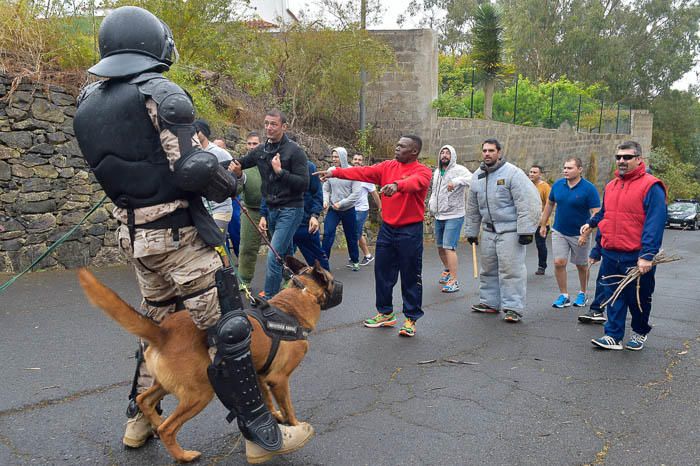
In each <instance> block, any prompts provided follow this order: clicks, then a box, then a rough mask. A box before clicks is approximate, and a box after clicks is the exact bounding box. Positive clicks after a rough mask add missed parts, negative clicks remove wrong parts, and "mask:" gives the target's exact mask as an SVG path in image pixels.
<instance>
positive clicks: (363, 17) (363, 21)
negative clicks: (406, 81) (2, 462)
mask: <svg viewBox="0 0 700 466" xmlns="http://www.w3.org/2000/svg"><path fill="white" fill-rule="evenodd" d="M360 29H362V30H363V31H364V30H365V29H367V0H360ZM366 86H367V72H366V71H365V69H364V68H361V69H360V131H364V129H365V127H366V126H367V115H366V109H365V87H366Z"/></svg>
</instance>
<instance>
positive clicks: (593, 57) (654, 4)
mask: <svg viewBox="0 0 700 466" xmlns="http://www.w3.org/2000/svg"><path fill="white" fill-rule="evenodd" d="M499 4H500V5H501V7H502V9H503V12H504V18H503V20H504V27H505V30H506V36H507V39H506V42H507V50H508V56H509V57H510V60H511V61H512V62H513V63H514V64H515V66H516V68H517V70H518V72H519V73H522V74H523V75H525V76H527V77H529V78H531V79H534V80H537V81H548V80H556V79H558V78H559V77H560V76H562V75H566V76H568V77H569V78H570V79H574V80H576V81H583V82H587V83H594V82H604V83H606V84H607V86H608V88H609V89H610V93H611V95H610V97H611V98H612V99H613V100H618V99H621V98H627V99H628V101H630V102H632V101H634V102H635V103H636V104H637V105H640V104H646V103H648V102H649V100H650V99H652V98H653V97H655V96H656V95H658V94H660V93H661V92H663V91H664V90H666V89H668V88H670V86H671V85H672V84H673V83H674V82H675V81H677V80H678V79H679V78H680V77H681V76H683V74H684V73H686V72H687V71H689V70H690V69H691V68H692V66H693V64H694V61H695V57H696V56H697V55H698V53H699V52H700V36H699V35H698V30H699V28H700V26H699V21H700V3H698V1H697V0H673V1H668V0H637V1H634V2H628V1H618V0H547V1H546V2H543V1H542V0H499Z"/></svg>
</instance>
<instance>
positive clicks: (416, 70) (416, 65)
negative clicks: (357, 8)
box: [366, 29, 438, 154]
mask: <svg viewBox="0 0 700 466" xmlns="http://www.w3.org/2000/svg"><path fill="white" fill-rule="evenodd" d="M370 32H371V34H372V35H373V36H375V37H376V38H378V39H381V40H383V41H385V42H387V43H388V44H389V45H391V46H392V47H393V48H394V50H395V52H396V60H397V65H396V68H394V69H392V70H390V71H388V72H386V73H384V75H383V76H381V77H380V78H379V79H377V80H376V81H374V82H371V83H369V84H368V86H367V98H366V107H367V122H368V123H369V124H371V125H372V127H373V128H375V134H376V135H377V136H378V139H382V140H386V141H387V142H388V143H389V147H388V148H379V147H378V148H377V149H378V150H380V151H381V150H388V149H391V152H390V153H391V154H393V144H394V143H395V142H396V140H397V138H398V137H399V136H400V135H401V134H409V133H415V134H418V135H419V136H421V137H423V138H424V139H427V141H425V142H427V143H430V138H425V135H427V134H431V133H432V131H433V129H434V128H435V125H436V124H437V113H436V111H435V110H434V109H433V108H432V102H433V100H435V99H437V89H438V54H437V50H438V43H437V36H436V35H435V34H434V33H433V31H431V30H430V29H413V30H402V31H370ZM426 149H430V148H429V147H427V148H426Z"/></svg>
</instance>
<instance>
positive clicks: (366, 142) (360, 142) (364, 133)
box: [357, 124, 374, 160]
mask: <svg viewBox="0 0 700 466" xmlns="http://www.w3.org/2000/svg"><path fill="white" fill-rule="evenodd" d="M371 140H372V125H369V124H368V125H367V127H365V128H363V129H360V130H358V131H357V150H358V151H359V152H360V154H362V155H364V156H365V159H366V160H370V159H371V158H372V156H373V155H374V147H373V146H372V143H371V142H370V141H371Z"/></svg>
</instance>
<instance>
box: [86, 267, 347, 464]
mask: <svg viewBox="0 0 700 466" xmlns="http://www.w3.org/2000/svg"><path fill="white" fill-rule="evenodd" d="M285 263H286V265H287V266H288V267H289V268H290V269H291V270H292V272H293V273H294V274H295V275H296V278H297V280H298V282H301V283H302V284H303V285H304V288H303V289H301V288H297V287H290V288H287V289H284V290H282V291H280V292H279V293H278V294H277V295H276V296H274V297H273V298H272V299H270V301H269V303H270V305H272V306H275V307H277V308H279V309H281V310H282V311H284V312H286V313H287V314H290V315H292V316H294V317H295V318H296V319H297V320H298V321H299V324H300V325H301V326H302V327H305V328H307V329H310V330H313V329H315V327H316V323H317V322H318V319H319V317H320V314H321V307H320V303H322V302H324V299H326V297H327V296H329V295H330V293H332V291H333V290H332V287H334V286H335V285H334V280H333V276H332V275H331V274H330V272H328V271H327V270H325V269H323V268H322V267H321V266H320V265H319V263H318V262H316V264H315V266H314V267H309V266H307V265H306V264H304V263H303V262H301V261H299V260H297V259H295V258H293V257H287V258H286V260H285ZM78 280H79V281H80V285H81V286H82V287H83V290H84V291H85V294H86V295H87V297H88V299H89V300H90V302H91V303H92V304H94V305H95V306H97V307H99V308H100V309H102V310H103V311H104V312H105V313H106V314H107V315H108V316H109V317H111V318H112V319H114V320H116V321H117V323H118V324H119V325H121V326H122V327H123V328H124V329H125V330H126V331H127V332H129V333H131V334H133V335H136V336H138V337H140V338H143V339H144V340H146V341H147V342H148V343H149V346H148V348H147V349H146V351H145V354H144V357H145V360H146V364H147V366H148V369H149V371H150V372H151V374H152V375H153V377H154V379H155V384H154V385H153V386H152V387H151V388H149V389H148V390H147V391H145V392H144V393H142V394H140V395H138V397H137V398H136V402H137V404H138V405H139V408H140V409H141V411H142V412H143V414H144V416H145V417H146V418H147V419H148V420H149V422H150V423H151V425H152V426H153V428H154V430H155V432H157V434H158V436H159V437H160V439H161V441H162V442H163V445H165V447H166V448H167V450H168V452H169V453H170V455H172V457H173V458H175V459H176V460H177V461H180V462H190V461H193V460H195V459H197V458H199V457H200V455H201V452H198V451H193V450H183V449H182V447H180V445H179V444H178V443H177V433H178V431H179V430H180V428H181V427H182V426H183V424H184V423H185V422H187V421H188V420H189V419H191V418H193V417H194V416H196V415H197V414H198V413H199V412H200V411H202V410H203V409H204V408H205V407H206V406H207V405H208V404H209V402H210V401H211V399H212V397H213V396H214V390H213V389H212V387H211V385H210V383H209V378H208V377H207V367H208V366H209V364H210V362H211V360H210V356H209V352H208V348H207V336H206V331H204V330H200V329H198V328H197V327H196V326H195V325H194V323H193V322H192V319H191V318H190V316H189V314H188V313H187V312H175V313H172V314H169V315H168V316H167V317H166V318H165V319H164V320H163V321H162V322H161V323H160V324H156V323H155V322H154V321H152V320H150V319H148V318H147V317H144V316H142V315H141V314H140V313H139V312H137V311H136V310H135V309H134V308H133V307H131V306H130V305H129V304H127V303H126V302H125V301H123V300H122V299H121V298H120V297H119V296H118V295H117V294H116V293H115V292H114V291H112V290H111V289H109V288H108V287H107V286H105V285H104V284H103V283H102V282H100V281H99V280H98V279H97V278H96V277H95V276H94V275H93V274H92V273H91V272H90V271H88V270H87V269H80V270H78ZM248 320H249V321H250V323H251V325H252V326H253V331H252V334H251V335H252V342H251V345H250V349H251V352H252V355H253V362H254V364H255V369H256V371H260V369H261V368H262V366H263V365H264V364H265V362H266V360H267V358H268V355H269V352H270V350H271V347H272V339H271V338H269V337H268V336H267V334H266V333H265V332H264V331H263V329H262V328H261V325H260V323H259V322H258V321H257V320H256V319H254V318H251V317H248ZM308 348H309V342H308V341H307V340H304V339H302V340H296V341H284V340H283V341H281V342H280V344H279V349H278V351H277V355H276V356H275V358H274V360H273V361H272V363H271V365H270V366H269V369H268V370H267V371H266V372H265V374H263V375H260V374H259V372H258V384H259V386H260V389H261V392H262V396H263V399H264V401H265V404H266V405H267V407H268V409H269V410H270V412H271V413H272V414H273V416H274V417H275V418H276V419H277V421H278V422H279V423H287V424H289V425H293V426H294V425H299V424H300V423H299V420H298V419H297V417H296V414H295V412H294V407H293V406H292V399H291V396H290V394H289V377H290V375H291V374H292V372H294V369H296V367H297V366H298V365H299V363H300V362H301V361H302V359H304V356H305V355H306V351H307V350H308ZM168 393H171V394H173V395H175V397H176V398H177V399H178V405H177V407H176V408H175V410H174V411H173V413H172V414H170V416H168V417H167V418H165V419H163V418H162V417H161V416H160V414H158V412H157V411H156V405H157V403H158V402H159V401H160V400H162V399H163V397H165V395H167V394H168ZM273 397H274V400H275V401H276V403H277V406H278V407H279V409H275V406H274V404H273V401H272V399H273ZM309 438H310V437H309ZM249 460H250V459H249Z"/></svg>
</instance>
